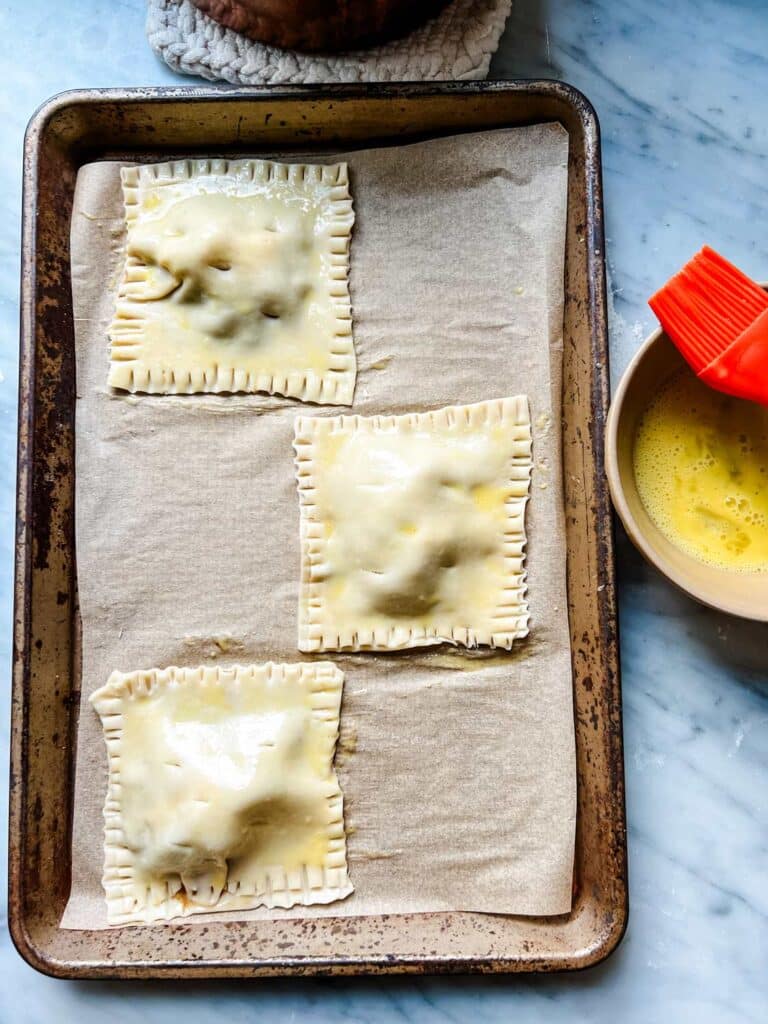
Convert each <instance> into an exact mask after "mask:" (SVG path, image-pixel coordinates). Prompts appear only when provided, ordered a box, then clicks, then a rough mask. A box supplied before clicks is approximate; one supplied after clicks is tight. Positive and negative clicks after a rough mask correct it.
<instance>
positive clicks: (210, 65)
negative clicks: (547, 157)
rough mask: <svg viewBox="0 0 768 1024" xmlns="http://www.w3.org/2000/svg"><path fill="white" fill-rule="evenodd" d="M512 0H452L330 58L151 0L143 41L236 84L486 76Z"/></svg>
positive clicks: (175, 60)
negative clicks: (406, 27)
mask: <svg viewBox="0 0 768 1024" xmlns="http://www.w3.org/2000/svg"><path fill="white" fill-rule="evenodd" d="M511 8H512V0H453V3H451V4H449V6H448V7H446V8H445V10H444V11H443V12H442V13H441V14H439V15H438V16H437V17H436V18H434V19H433V20H432V21H429V22H427V23H426V24H425V25H422V26H421V27H420V28H417V29H416V30H415V31H414V32H412V33H411V34H410V35H408V36H406V37H405V38H403V39H396V40H394V41H393V42H390V43H386V44H385V45H383V46H377V47H375V48H374V49H371V50H360V51H354V52H349V53H343V54H333V55H330V56H318V55H317V54H304V53H295V52H293V51H290V50H279V49H277V48H276V47H274V46H266V45H264V44H263V43H256V42H253V40H251V39H246V38H245V36H242V35H239V34H238V33H237V32H233V31H232V30H231V29H228V28H224V27H223V26H221V25H219V24H217V23H216V22H215V21H213V19H212V18H209V17H208V15H206V14H202V13H201V12H200V11H199V10H198V9H197V8H196V7H195V5H194V4H193V3H192V2H191V0H149V10H148V14H147V38H148V39H149V43H150V45H151V47H152V49H153V50H154V51H155V53H157V54H158V56H160V57H162V59H163V60H164V61H165V63H166V64H168V65H169V66H170V67H171V68H173V70H174V71H180V72H182V73H183V74H186V75H201V76H202V77H203V78H209V79H211V80H214V81H215V80H217V79H224V81H226V82H232V83H233V84H236V85H265V84H268V83H272V84H280V83H283V84H284V83H288V82H293V83H312V82H390V81H420V80H429V79H469V78H485V76H486V75H487V74H488V65H489V64H490V61H491V55H492V54H493V53H494V51H495V50H496V47H497V46H498V44H499V39H500V38H501V34H502V32H503V31H504V23H505V21H506V20H507V17H508V15H509V12H510V10H511Z"/></svg>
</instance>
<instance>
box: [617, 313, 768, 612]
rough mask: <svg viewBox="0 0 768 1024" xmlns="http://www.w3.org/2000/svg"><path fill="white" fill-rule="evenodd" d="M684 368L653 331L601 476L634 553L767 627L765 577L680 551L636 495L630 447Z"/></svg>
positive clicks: (626, 384) (630, 370)
mask: <svg viewBox="0 0 768 1024" xmlns="http://www.w3.org/2000/svg"><path fill="white" fill-rule="evenodd" d="M684 368H686V363H685V362H684V360H683V358H682V356H681V355H680V353H679V352H678V351H677V349H676V348H675V346H674V345H673V344H672V342H671V341H670V340H669V338H668V337H667V335H666V334H665V333H664V332H663V331H662V330H658V331H654V333H653V334H652V335H651V336H650V337H649V338H648V339H647V340H646V341H645V342H644V344H643V345H642V347H641V348H640V350H639V352H638V353H637V355H636V356H635V358H634V359H633V360H632V362H631V363H630V364H629V366H628V367H627V370H626V372H625V374H624V376H623V377H622V379H621V381H620V383H619V386H618V388H617V389H616V393H615V395H614V396H613V401H612V402H611V407H610V411H609V413H608V420H607V424H606V437H605V471H606V475H607V477H608V486H609V487H610V491H611V497H612V499H613V504H614V507H615V508H616V511H617V513H618V515H619V518H620V519H621V521H622V523H623V524H624V529H625V530H626V531H627V534H628V536H629V538H630V540H631V541H632V543H633V544H634V545H635V547H636V548H637V549H638V550H639V551H640V552H641V554H643V555H644V556H645V558H646V559H647V560H648V561H649V562H650V563H651V565H654V566H655V567H656V568H657V569H658V570H659V572H661V573H663V574H664V575H665V576H666V577H667V579H669V580H670V581H671V582H672V583H674V584H675V585H676V586H677V587H679V588H680V589H681V590H683V591H685V593H686V594H689V595H690V596H691V597H693V598H695V599H696V600H697V601H701V603H702V604H706V605H709V606H710V607H711V608H717V609H719V610H720V611H724V612H728V613H729V614H731V615H738V616H740V617H741V618H745V619H756V620H758V621H760V622H768V572H765V573H737V572H730V571H728V570H726V569H717V568H715V567H714V566H710V565H705V564H704V563H703V562H699V561H698V560H697V559H695V558H692V557H691V556H690V555H687V554H686V553H685V552H683V551H680V550H679V549H678V548H676V547H675V546H674V545H673V544H671V543H670V542H669V541H668V540H667V538H666V537H665V536H664V534H663V533H662V532H661V530H659V528H658V527H657V526H656V525H655V523H654V522H653V521H652V520H651V518H650V516H649V515H648V513H647V512H646V510H645V507H644V505H643V503H642V501H641V499H640V495H639V493H638V490H637V483H636V481H635V472H634V466H633V446H634V440H635V435H636V432H637V428H638V425H639V422H640V418H641V416H642V414H643V412H644V411H645V410H646V408H647V407H648V405H649V403H650V402H651V400H652V399H653V397H654V395H656V394H657V393H658V391H659V388H660V387H661V386H662V385H663V384H664V383H665V382H666V381H667V380H668V379H669V378H670V377H671V376H672V374H674V373H676V372H678V371H679V370H682V369H684ZM687 372H692V371H690V370H688V371H687Z"/></svg>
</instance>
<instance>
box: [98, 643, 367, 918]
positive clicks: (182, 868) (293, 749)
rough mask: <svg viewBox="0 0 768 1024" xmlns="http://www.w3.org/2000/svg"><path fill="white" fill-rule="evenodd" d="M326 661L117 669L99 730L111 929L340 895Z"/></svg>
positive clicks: (341, 856) (331, 680) (334, 672)
mask: <svg viewBox="0 0 768 1024" xmlns="http://www.w3.org/2000/svg"><path fill="white" fill-rule="evenodd" d="M342 685H343V675H342V673H341V672H340V671H339V669H337V668H336V667H335V666H334V665H332V664H330V663H328V662H313V663H311V664H298V665H274V664H265V665H249V666H246V667H237V668H192V669H190V668H167V669H152V670H150V671H146V672H131V673H128V674H123V673H120V672H115V673H113V674H112V676H111V677H110V679H109V681H108V683H107V684H106V686H103V687H102V688H101V689H100V690H97V691H96V693H94V694H93V696H92V697H91V701H92V703H93V705H94V707H95V708H96V710H97V712H98V713H99V716H100V717H101V721H102V724H103V727H104V737H105V740H106V744H107V753H108V757H109V783H108V791H107V799H106V804H105V807H104V819H105V865H104V888H105V891H106V896H107V915H108V919H109V921H110V923H112V924H126V923H130V922H152V921H156V920H165V919H168V918H174V917H180V916H187V915H189V914H197V913H206V912H210V911H219V910H247V909H250V908H253V907H257V906H260V905H263V906H267V907H291V906H293V905H294V904H297V903H300V904H311V903H330V902H332V901H334V900H338V899H342V898H343V897H345V896H348V895H349V893H350V892H352V886H351V884H350V882H349V877H348V875H347V863H346V839H345V833H344V821H343V807H342V794H341V790H340V788H339V783H338V781H337V778H336V774H335V772H334V770H333V756H334V750H335V747H336V740H337V736H338V727H339V707H340V703H341V691H342Z"/></svg>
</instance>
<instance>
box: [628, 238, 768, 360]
mask: <svg viewBox="0 0 768 1024" xmlns="http://www.w3.org/2000/svg"><path fill="white" fill-rule="evenodd" d="M648 304H649V306H650V307H651V309H652V310H653V312H654V313H655V314H656V316H657V317H658V318H659V321H660V322H661V325H662V327H663V328H664V330H665V331H666V332H667V334H668V335H669V336H670V338H671V339H672V340H673V341H674V343H675V345H677V347H678V349H679V350H680V352H681V353H682V355H683V356H684V357H685V359H686V360H687V362H688V363H689V364H690V366H691V367H692V368H693V370H694V371H695V372H696V373H701V371H702V370H704V369H705V368H706V367H707V366H709V364H710V363H711V362H712V361H713V360H714V359H717V357H718V356H719V355H720V354H721V353H722V352H724V351H725V350H726V349H727V348H728V346H729V345H730V344H732V342H734V341H735V340H736V338H738V337H739V335H740V334H741V333H742V332H743V331H745V330H746V329H747V328H748V327H749V326H750V325H751V324H753V323H754V321H755V320H756V319H757V317H758V316H760V314H761V313H764V312H765V310H766V309H768V294H766V292H764V291H763V289H762V288H761V287H760V286H759V285H757V284H755V282H754V281H751V280H750V279H749V278H748V277H747V275H746V274H743V273H742V272H741V271H740V270H739V269H738V267H734V265H733V264H732V263H729V262H728V260H725V259H723V257H722V256H720V255H719V254H718V253H716V252H715V250H714V249H710V247H709V246H708V245H705V246H704V248H703V249H702V250H701V252H699V253H697V254H696V255H695V256H694V257H693V259H692V260H690V261H689V262H688V263H686V265H685V266H684V267H683V269H682V270H681V271H680V272H679V273H678V274H675V276H674V277H673V278H671V279H670V280H669V281H668V282H667V283H666V284H665V285H664V287H663V288H660V289H659V291H657V292H656V294H655V295H653V296H652V297H651V298H650V299H649V300H648Z"/></svg>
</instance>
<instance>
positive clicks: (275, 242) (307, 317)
mask: <svg viewBox="0 0 768 1024" xmlns="http://www.w3.org/2000/svg"><path fill="white" fill-rule="evenodd" d="M122 181H123V195H124V199H125V219H126V228H127V241H126V260H125V268H124V271H123V277H122V280H121V282H120V286H119V290H118V296H117V303H116V307H115V316H114V319H113V321H112V325H111V327H110V331H109V337H110V343H111V347H110V371H109V383H110V385H112V386H113V387H115V388H120V389H123V390H125V391H142V392H147V393H154V394H191V393H195V392H236V391H246V392H253V391H265V392H269V393H270V394H280V395H286V396H289V397H292V398H299V399H303V400H304V401H308V402H324V403H328V404H332V405H349V404H351V402H352V396H353V393H354V388H355V372H356V369H355V351H354V344H353V340H352V310H351V305H350V297H349V285H348V274H349V243H350V235H351V231H352V224H353V221H354V213H353V211H352V199H351V196H350V193H349V179H348V176H347V165H346V164H328V165H323V166H321V165H312V164H281V163H272V162H271V161H267V160H177V161H174V162H171V163H163V164H150V165H143V166H139V167H124V168H123V169H122Z"/></svg>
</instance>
